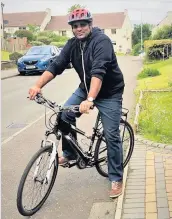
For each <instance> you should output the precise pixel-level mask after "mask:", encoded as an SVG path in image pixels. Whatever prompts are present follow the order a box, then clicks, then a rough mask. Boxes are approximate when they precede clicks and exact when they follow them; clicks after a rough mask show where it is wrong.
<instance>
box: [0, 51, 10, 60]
mask: <svg viewBox="0 0 172 219" xmlns="http://www.w3.org/2000/svg"><path fill="white" fill-rule="evenodd" d="M9 55H10V53H9V52H7V51H1V60H2V61H9Z"/></svg>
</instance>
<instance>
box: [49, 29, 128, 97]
mask: <svg viewBox="0 0 172 219" xmlns="http://www.w3.org/2000/svg"><path fill="white" fill-rule="evenodd" d="M83 59H84V68H85V75H86V76H85V79H86V80H85V81H86V85H87V89H88V91H89V88H90V82H91V77H92V76H94V77H97V78H99V79H101V80H102V81H103V82H102V87H101V90H100V92H99V94H98V97H102V98H107V97H110V96H112V95H113V94H115V93H118V92H123V89H124V79H123V75H122V72H121V70H120V68H119V66H118V63H117V59H116V56H115V53H114V49H113V45H112V42H111V40H110V39H109V37H108V36H106V35H105V34H103V33H102V31H101V30H100V29H99V28H93V31H92V33H91V35H90V37H89V38H88V40H87V42H86V45H85V47H84V49H83ZM69 62H71V63H72V65H73V67H74V69H75V70H76V72H77V73H78V75H79V77H80V80H81V84H80V87H81V88H82V89H83V90H84V91H85V92H86V89H85V84H84V70H83V65H82V52H81V44H80V41H78V40H77V39H76V38H75V37H73V38H71V39H70V40H69V41H68V42H67V43H66V45H65V46H64V48H63V50H62V51H61V53H60V55H59V56H58V57H57V58H56V59H55V60H54V61H53V62H52V63H51V65H50V66H49V67H48V68H47V71H49V72H51V73H52V74H53V75H54V76H56V75H60V74H61V73H62V72H63V71H64V70H65V69H66V67H67V65H68V64H69Z"/></svg>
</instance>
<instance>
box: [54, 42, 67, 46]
mask: <svg viewBox="0 0 172 219" xmlns="http://www.w3.org/2000/svg"><path fill="white" fill-rule="evenodd" d="M65 44H66V42H51V43H50V45H54V46H57V47H61V46H64V45H65Z"/></svg>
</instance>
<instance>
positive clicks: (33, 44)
mask: <svg viewBox="0 0 172 219" xmlns="http://www.w3.org/2000/svg"><path fill="white" fill-rule="evenodd" d="M31 45H32V46H42V45H44V43H43V42H40V41H32V42H31Z"/></svg>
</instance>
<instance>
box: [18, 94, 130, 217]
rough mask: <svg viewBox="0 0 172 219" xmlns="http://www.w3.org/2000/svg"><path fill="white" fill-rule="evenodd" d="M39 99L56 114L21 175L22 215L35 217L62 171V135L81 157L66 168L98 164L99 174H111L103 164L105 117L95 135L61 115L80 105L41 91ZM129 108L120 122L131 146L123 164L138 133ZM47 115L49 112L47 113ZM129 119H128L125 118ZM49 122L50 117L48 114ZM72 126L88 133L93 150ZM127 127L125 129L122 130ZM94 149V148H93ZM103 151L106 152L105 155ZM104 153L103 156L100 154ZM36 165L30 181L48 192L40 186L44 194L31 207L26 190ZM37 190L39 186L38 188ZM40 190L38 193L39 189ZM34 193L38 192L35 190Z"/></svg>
mask: <svg viewBox="0 0 172 219" xmlns="http://www.w3.org/2000/svg"><path fill="white" fill-rule="evenodd" d="M35 101H36V102H37V103H38V104H42V105H44V106H45V107H48V108H50V109H51V110H53V111H54V113H53V114H52V115H51V117H50V119H49V127H48V126H47V124H46V123H45V124H46V126H47V128H48V130H46V132H45V140H42V143H41V148H40V149H39V150H38V151H37V152H36V153H35V155H34V156H33V157H32V158H31V160H30V162H29V163H28V165H27V166H26V168H25V170H24V172H23V175H22V177H21V180H20V183H19V186H18V191H17V208H18V211H19V213H20V214H22V215H23V216H31V215H33V214H35V213H36V212H37V211H38V210H39V209H40V208H41V207H42V205H43V204H44V203H45V201H46V199H47V198H48V196H49V194H50V192H51V190H52V188H53V185H54V183H55V179H56V176H57V172H58V166H59V164H58V145H59V141H60V139H61V137H62V136H63V137H65V138H66V139H67V140H68V142H69V143H70V145H71V147H72V148H73V150H74V151H75V152H76V154H77V159H76V160H72V161H69V162H67V163H65V164H64V165H62V167H64V168H66V167H67V168H71V167H74V166H77V167H78V168H79V169H85V168H88V167H90V168H92V167H94V166H95V167H96V169H97V171H98V173H99V174H100V175H102V176H103V177H108V171H106V170H104V169H103V168H102V166H103V165H102V166H101V164H102V163H103V162H104V163H105V164H104V165H106V166H107V147H106V141H105V138H104V133H103V128H102V123H101V118H100V115H99V113H98V115H97V119H96V123H95V126H94V128H93V133H92V135H91V136H87V135H86V133H85V132H83V131H82V130H80V129H78V128H76V127H75V126H73V125H71V124H69V123H67V122H65V121H63V120H62V119H61V114H62V112H63V111H66V110H67V111H72V112H75V113H77V112H79V106H74V105H73V106H66V107H62V106H59V105H58V104H56V103H55V102H52V101H50V100H48V99H46V98H45V97H43V96H42V95H41V94H38V95H37V96H36V97H35ZM128 112H129V110H127V109H125V108H123V111H122V116H121V121H120V134H121V140H122V144H123V147H124V143H125V142H126V140H129V145H128V147H127V148H125V149H124V148H123V153H124V155H125V158H124V162H123V167H124V168H125V166H126V165H127V163H128V162H129V160H130V158H131V155H132V152H133V149H134V132H133V129H132V127H131V125H130V124H129V123H128V122H127V114H128ZM45 115H46V114H45ZM54 115H56V119H55V122H54V123H52V118H53V116H54ZM124 118H125V119H124ZM45 121H46V117H45ZM71 129H72V130H73V131H75V132H76V133H77V134H80V135H82V136H85V138H87V139H89V141H90V144H89V149H88V151H84V150H83V148H82V147H81V145H79V143H78V141H77V140H76V139H75V138H74V137H73V136H72V134H71V133H70V132H71ZM122 129H123V130H122ZM126 133H128V134H129V137H128V139H125V134H126ZM52 134H53V135H55V137H56V141H52V140H49V139H48V137H49V136H50V135H52ZM102 143H105V146H103V147H101V144H102ZM93 149H94V150H93ZM102 153H104V155H103V156H101V155H102ZM45 154H47V155H48V158H47V160H46V163H45V165H48V166H47V167H46V166H45V165H43V169H42V170H41V165H42V162H43V161H44V155H45ZM99 156H101V157H99ZM34 164H36V166H35V168H33V171H32V172H31V173H32V174H31V176H30V180H31V181H33V183H34V186H33V190H34V188H35V187H37V186H38V185H41V186H43V187H44V186H45V187H47V188H46V191H44V192H45V194H44V195H43V196H42V194H41V193H42V190H44V189H42V187H41V189H38V191H39V192H40V194H41V196H42V197H41V199H40V200H38V199H36V201H35V199H34V198H32V203H31V202H30V204H29V206H28V207H27V206H26V204H25V203H24V198H25V196H24V189H25V185H26V180H27V177H28V175H29V173H30V171H31V169H32V167H33V166H34ZM44 170H45V173H44V174H42V172H43V171H44ZM36 189H37V188H36ZM38 191H37V190H36V192H38ZM32 193H33V195H34V193H35V192H34V191H33V192H32Z"/></svg>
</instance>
